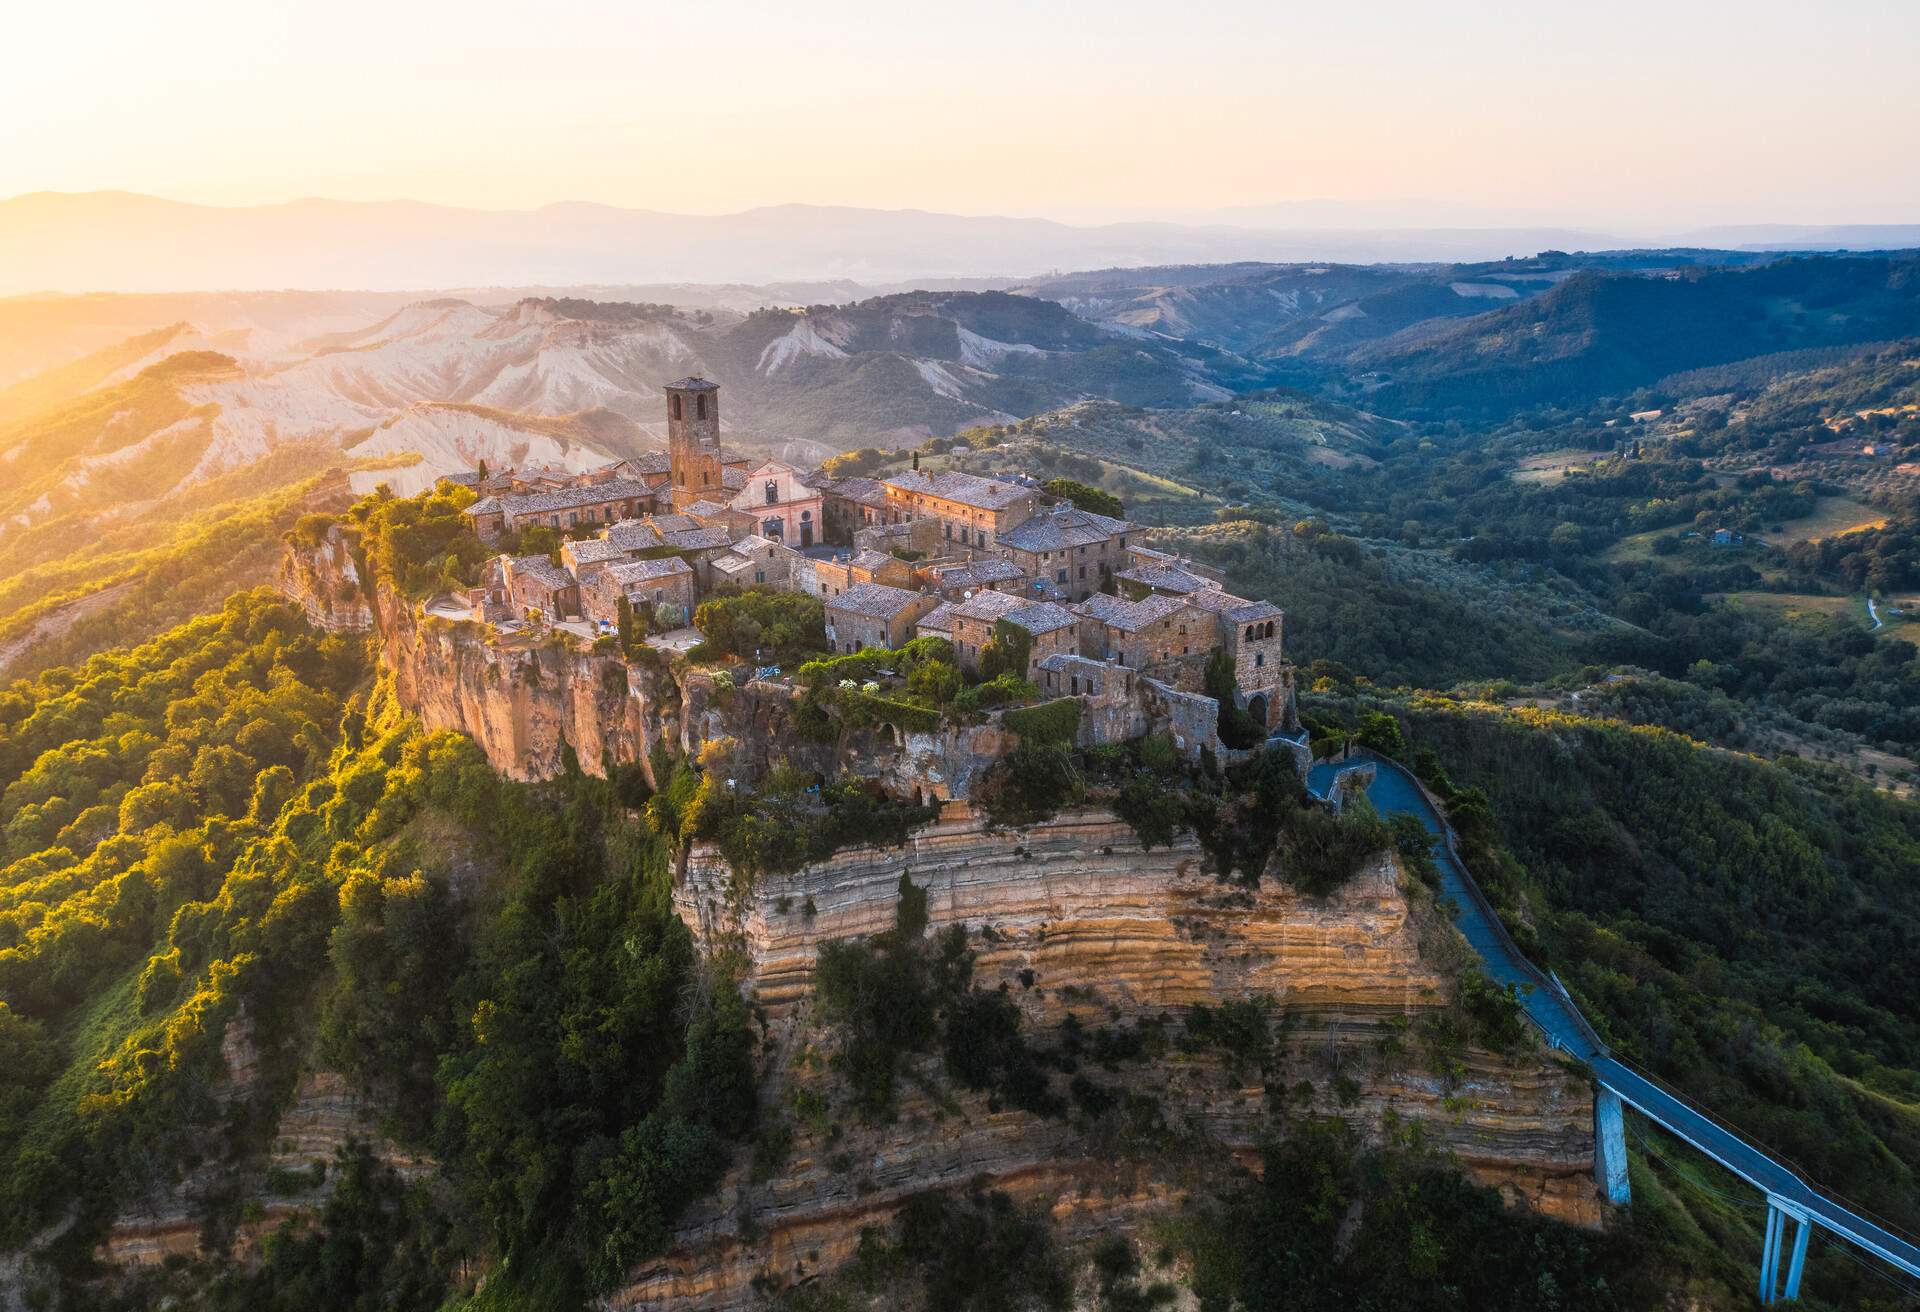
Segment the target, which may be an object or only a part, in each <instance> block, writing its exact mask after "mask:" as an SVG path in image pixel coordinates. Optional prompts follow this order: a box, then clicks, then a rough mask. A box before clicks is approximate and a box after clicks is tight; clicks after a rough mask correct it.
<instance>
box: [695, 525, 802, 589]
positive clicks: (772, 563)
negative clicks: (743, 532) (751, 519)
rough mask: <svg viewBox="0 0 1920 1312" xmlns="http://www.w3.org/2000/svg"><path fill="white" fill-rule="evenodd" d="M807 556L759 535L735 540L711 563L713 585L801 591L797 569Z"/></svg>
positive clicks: (709, 564) (709, 563) (709, 566)
mask: <svg viewBox="0 0 1920 1312" xmlns="http://www.w3.org/2000/svg"><path fill="white" fill-rule="evenodd" d="M805 559H806V558H805V557H804V556H802V555H801V554H800V553H799V552H797V551H795V550H794V549H793V548H792V547H789V546H786V545H785V544H783V543H779V542H775V541H774V540H773V539H771V538H765V537H761V536H759V535H758V534H753V535H749V536H747V537H744V538H741V539H740V540H739V541H737V542H735V543H734V544H733V546H732V548H731V549H730V550H727V551H724V552H721V553H720V554H719V555H716V556H715V557H713V559H712V560H711V561H710V562H708V570H709V572H710V574H711V576H712V578H713V582H714V586H715V587H720V586H721V585H723V584H724V585H729V586H732V587H735V588H774V589H777V590H779V591H782V592H788V591H799V590H800V584H799V582H798V579H797V568H798V566H799V564H800V562H801V561H803V560H805Z"/></svg>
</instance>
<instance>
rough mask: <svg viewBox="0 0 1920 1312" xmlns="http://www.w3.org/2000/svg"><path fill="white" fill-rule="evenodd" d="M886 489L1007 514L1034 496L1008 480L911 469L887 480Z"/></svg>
mask: <svg viewBox="0 0 1920 1312" xmlns="http://www.w3.org/2000/svg"><path fill="white" fill-rule="evenodd" d="M886 485H887V486H888V487H891V488H897V489H899V490H900V491H902V492H910V493H920V494H923V495H925V496H930V497H938V498H940V499H941V500H942V501H957V502H959V503H960V504H961V505H963V506H972V507H973V508H974V509H976V510H1005V509H1006V508H1007V507H1008V506H1010V505H1012V504H1014V503H1015V502H1016V501H1018V500H1020V499H1021V498H1022V497H1028V496H1032V495H1033V489H1032V488H1030V487H1023V486H1022V485H1021V484H1019V483H1014V482H1011V481H1009V480H1007V479H1003V478H982V477H980V476H979V475H978V474H963V473H961V472H960V471H958V470H952V469H950V470H947V471H946V472H944V473H940V474H927V473H923V472H921V471H920V470H918V469H910V470H908V471H907V472H906V473H904V474H896V475H894V476H893V477H892V478H889V479H887V480H886Z"/></svg>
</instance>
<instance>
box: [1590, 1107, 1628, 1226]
mask: <svg viewBox="0 0 1920 1312" xmlns="http://www.w3.org/2000/svg"><path fill="white" fill-rule="evenodd" d="M1593 1174H1594V1177H1595V1178H1596V1179H1597V1180H1598V1181H1599V1182H1600V1192H1601V1193H1602V1194H1605V1195H1606V1199H1607V1201H1608V1202H1610V1203H1612V1204H1614V1205H1615V1206H1616V1207H1624V1206H1626V1205H1627V1204H1628V1203H1630V1202H1632V1201H1633V1192H1632V1190H1631V1188H1630V1187H1629V1186H1628V1184H1627V1121H1626V1110H1625V1108H1624V1107H1623V1106H1622V1105H1621V1103H1620V1095H1619V1094H1617V1093H1615V1092H1614V1091H1613V1090H1612V1089H1609V1088H1607V1087H1606V1086H1605V1085H1601V1086H1599V1087H1597V1088H1596V1089H1595V1090H1594V1093H1593Z"/></svg>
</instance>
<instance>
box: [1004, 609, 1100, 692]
mask: <svg viewBox="0 0 1920 1312" xmlns="http://www.w3.org/2000/svg"><path fill="white" fill-rule="evenodd" d="M1000 618H1001V619H1003V620H1005V621H1006V622H1007V623H1009V624H1012V625H1014V626H1016V627H1018V628H1022V629H1025V630H1026V631H1027V633H1028V634H1029V635H1030V636H1031V637H1032V639H1033V646H1032V647H1031V649H1030V650H1029V652H1028V655H1027V668H1026V671H1025V674H1026V677H1027V678H1029V679H1032V678H1033V677H1034V676H1035V675H1036V674H1037V673H1038V671H1039V668H1040V664H1041V662H1043V661H1045V660H1046V659H1047V658H1048V657H1050V656H1077V655H1078V654H1079V650H1080V617H1079V616H1078V615H1075V614H1074V613H1073V612H1072V611H1070V610H1068V609H1067V608H1066V607H1065V606H1061V605H1058V604H1056V603H1054V602H1051V601H1030V602H1027V603H1026V604H1025V605H1023V606H1021V607H1020V609H1019V610H1015V611H1008V612H1007V613H1006V614H1005V615H1003V616H1001V617H1000Z"/></svg>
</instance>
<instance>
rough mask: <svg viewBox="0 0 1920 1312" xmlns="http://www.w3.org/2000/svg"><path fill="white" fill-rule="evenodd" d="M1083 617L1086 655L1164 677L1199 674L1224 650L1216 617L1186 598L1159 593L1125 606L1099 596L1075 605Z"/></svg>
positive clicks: (1082, 645)
mask: <svg viewBox="0 0 1920 1312" xmlns="http://www.w3.org/2000/svg"><path fill="white" fill-rule="evenodd" d="M1074 609H1075V611H1076V612H1077V613H1078V614H1079V615H1080V616H1081V617H1082V621H1083V622H1082V623H1081V625H1080V654H1081V655H1082V656H1088V657H1091V658H1093V659H1095V660H1111V661H1114V662H1116V663H1117V664H1120V665H1124V666H1126V667H1128V668H1129V669H1134V670H1138V671H1140V672H1141V673H1143V674H1149V675H1153V676H1155V677H1159V678H1168V681H1169V682H1173V681H1174V679H1173V678H1171V677H1169V676H1172V675H1174V674H1175V673H1176V671H1180V670H1191V671H1197V670H1198V669H1200V668H1203V667H1204V666H1205V664H1206V658H1207V656H1208V655H1209V654H1210V653H1211V652H1212V651H1213V649H1214V647H1215V646H1217V645H1218V642H1217V633H1216V629H1217V626H1216V624H1215V622H1214V619H1213V616H1211V615H1210V614H1208V613H1207V612H1206V611H1203V610H1197V609H1195V608H1194V607H1192V606H1190V605H1188V603H1187V600H1186V599H1185V598H1183V597H1167V596H1162V595H1160V594H1159V593H1155V594H1153V595H1152V596H1149V597H1146V598H1144V599H1143V600H1140V601H1124V600H1122V599H1121V598H1119V597H1109V596H1106V595H1104V594H1102V593H1095V594H1094V595H1093V596H1091V597H1089V598H1087V599H1086V600H1085V601H1083V602H1078V603H1076V604H1075V606H1074Z"/></svg>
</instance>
